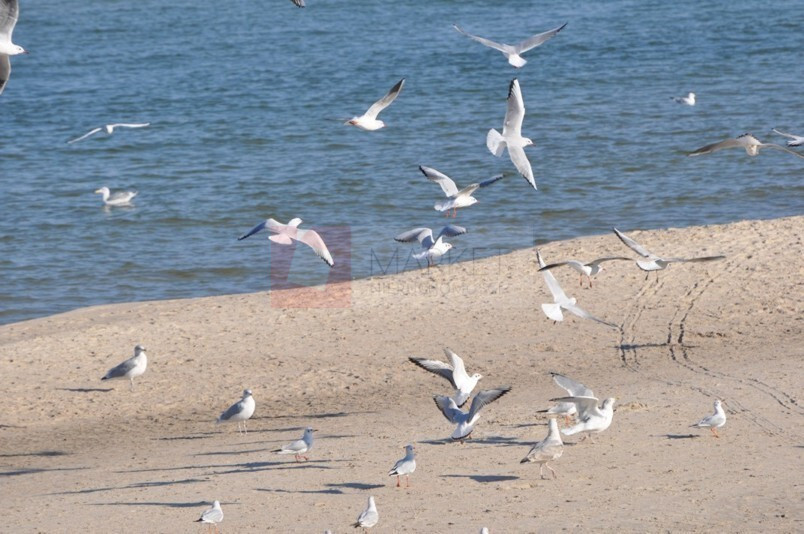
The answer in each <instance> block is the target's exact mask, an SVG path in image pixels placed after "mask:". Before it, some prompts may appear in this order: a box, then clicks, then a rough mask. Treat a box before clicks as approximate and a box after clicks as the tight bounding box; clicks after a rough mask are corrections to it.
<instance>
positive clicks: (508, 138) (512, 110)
mask: <svg viewBox="0 0 804 534" xmlns="http://www.w3.org/2000/svg"><path fill="white" fill-rule="evenodd" d="M524 118H525V102H524V100H522V90H521V89H520V88H519V81H518V80H517V79H516V78H514V79H513V80H511V85H510V86H509V88H508V108H507V110H506V111H505V121H504V122H503V131H502V134H500V132H498V131H497V130H495V129H494V128H492V129H491V130H489V133H488V134H487V135H486V146H487V147H488V149H489V150H490V151H491V153H492V154H494V155H495V156H497V157H498V158H499V157H500V156H502V153H503V150H505V149H506V148H508V156H509V157H510V158H511V162H513V164H514V167H516V170H518V171H519V174H521V175H522V176H523V177H524V178H525V180H527V181H528V183H529V184H530V185H531V187H533V189H536V179H535V178H534V177H533V169H532V168H531V166H530V161H528V156H527V154H525V147H526V146H530V145H532V144H533V141H531V140H530V139H528V138H527V137H522V120H523V119H524Z"/></svg>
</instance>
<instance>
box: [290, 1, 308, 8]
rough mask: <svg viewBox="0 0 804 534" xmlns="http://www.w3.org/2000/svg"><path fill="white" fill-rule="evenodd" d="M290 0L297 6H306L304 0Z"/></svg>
mask: <svg viewBox="0 0 804 534" xmlns="http://www.w3.org/2000/svg"><path fill="white" fill-rule="evenodd" d="M290 1H291V2H293V3H294V4H295V5H296V7H304V6H305V4H304V0H290Z"/></svg>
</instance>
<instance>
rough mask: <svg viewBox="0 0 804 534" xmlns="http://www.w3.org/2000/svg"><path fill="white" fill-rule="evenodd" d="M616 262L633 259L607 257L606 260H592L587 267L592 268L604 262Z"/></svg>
mask: <svg viewBox="0 0 804 534" xmlns="http://www.w3.org/2000/svg"><path fill="white" fill-rule="evenodd" d="M614 260H624V261H631V260H632V258H626V257H625V256H606V257H605V258H597V259H596V260H592V261H590V262H589V263H587V264H586V265H588V266H589V267H592V266H594V265H600V264H601V263H603V262H604V261H614Z"/></svg>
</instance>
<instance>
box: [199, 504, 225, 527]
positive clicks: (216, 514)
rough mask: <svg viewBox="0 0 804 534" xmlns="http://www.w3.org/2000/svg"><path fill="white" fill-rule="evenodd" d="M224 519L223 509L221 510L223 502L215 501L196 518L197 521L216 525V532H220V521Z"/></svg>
mask: <svg viewBox="0 0 804 534" xmlns="http://www.w3.org/2000/svg"><path fill="white" fill-rule="evenodd" d="M221 521H223V510H221V503H220V502H219V501H215V502H213V503H212V507H211V508H207V509H206V510H204V513H203V514H201V517H200V518H198V519H196V520H195V522H196V523H207V524H210V525H212V526H214V527H215V532H218V523H220V522H221Z"/></svg>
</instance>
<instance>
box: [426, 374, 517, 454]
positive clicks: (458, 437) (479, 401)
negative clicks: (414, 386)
mask: <svg viewBox="0 0 804 534" xmlns="http://www.w3.org/2000/svg"><path fill="white" fill-rule="evenodd" d="M509 391H511V386H503V387H499V388H495V389H486V390H483V391H481V392H480V393H478V394H477V395H475V398H474V399H472V406H471V407H470V408H469V411H468V412H464V411H462V410H460V409H459V408H458V406H457V405H456V404H455V401H454V400H453V399H451V398H449V397H447V396H445V395H435V396H434V397H433V400H434V401H435V403H436V406H438V409H439V410H441V413H442V414H444V417H446V418H447V421H449V422H450V423H453V424H455V425H457V426H456V427H455V430H454V431H453V432H452V435H451V436H450V437H451V438H452V440H453V441H460V442H461V443H463V440H465V439H467V438H468V437H469V436H470V435H471V434H472V431H473V430H474V429H475V424H476V423H477V421H478V419H479V418H480V410H482V409H483V407H484V406H486V405H488V404H491V403H492V402H494V401H496V400H497V399H499V398H500V397H502V396H503V395H505V394H506V393H508V392H509Z"/></svg>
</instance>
